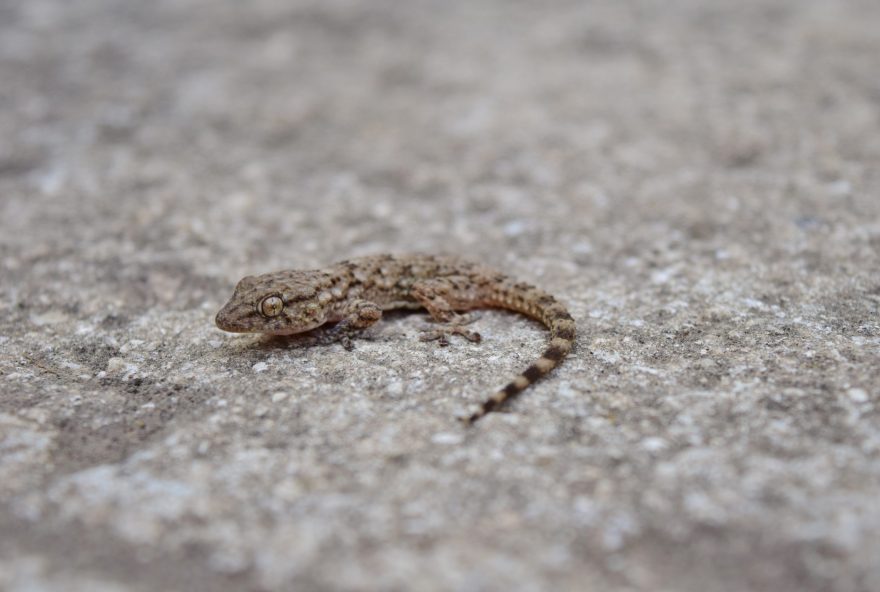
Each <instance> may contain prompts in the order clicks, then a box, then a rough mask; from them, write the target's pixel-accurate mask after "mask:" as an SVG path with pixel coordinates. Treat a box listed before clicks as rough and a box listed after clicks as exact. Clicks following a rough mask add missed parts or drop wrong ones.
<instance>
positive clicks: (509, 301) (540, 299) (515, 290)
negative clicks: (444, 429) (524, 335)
mask: <svg viewBox="0 0 880 592" xmlns="http://www.w3.org/2000/svg"><path fill="white" fill-rule="evenodd" d="M488 300H489V304H490V306H497V307H498V308H504V309H507V310H512V311H514V312H519V313H522V314H524V315H526V316H528V317H531V318H533V319H535V320H537V321H539V322H541V323H542V324H543V325H544V326H545V327H547V328H548V329H549V330H550V343H549V344H548V345H547V349H545V350H544V353H543V354H541V357H540V358H538V359H537V360H536V361H535V362H534V363H532V364H531V365H530V366H529V367H528V368H526V369H525V370H524V371H523V372H522V374H520V375H519V376H517V377H516V378H514V379H513V380H512V381H511V382H509V383H508V384H507V386H505V387H504V388H502V389H501V390H499V391H497V392H496V393H495V394H493V395H492V396H491V397H489V398H488V399H486V401H485V402H483V404H482V405H481V406H480V408H479V409H478V410H477V411H475V412H474V413H473V414H471V415H470V416H469V417H467V418H466V419H465V423H468V424H472V423H474V422H475V421H477V420H478V419H480V418H481V417H483V416H484V415H486V414H487V413H489V412H491V411H494V410H495V409H497V408H498V407H500V406H501V405H502V404H503V403H504V402H505V401H507V400H508V399H510V398H512V397H515V396H516V395H518V394H519V393H521V392H522V391H524V390H525V389H526V388H528V386H529V385H530V384H532V383H534V382H535V381H537V380H538V379H539V378H541V377H542V376H544V375H545V374H547V373H548V372H550V371H551V370H553V368H555V367H556V366H558V365H559V362H560V361H561V360H562V359H563V358H564V357H565V356H566V355H568V352H570V351H571V348H572V345H573V344H574V336H575V324H574V319H573V318H571V315H570V314H569V313H568V310H567V309H566V308H565V306H563V305H562V303H560V302H559V301H557V300H556V299H555V298H554V297H553V296H551V295H550V294H548V293H546V292H544V291H543V290H541V289H539V288H536V287H534V286H530V285H528V284H514V285H509V286H508V287H505V288H501V289H496V290H494V291H493V294H492V295H491V297H490V298H489V299H488Z"/></svg>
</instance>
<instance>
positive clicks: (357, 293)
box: [216, 255, 575, 422]
mask: <svg viewBox="0 0 880 592" xmlns="http://www.w3.org/2000/svg"><path fill="white" fill-rule="evenodd" d="M279 299H280V302H279ZM418 308H425V309H427V311H428V313H429V314H430V315H431V317H432V318H433V319H434V321H436V322H437V323H439V326H438V328H436V329H431V330H429V331H428V332H427V333H426V335H424V336H423V339H438V340H439V341H440V343H441V344H444V345H445V344H446V343H448V341H447V335H450V334H457V335H461V336H462V337H465V338H466V339H469V340H471V341H479V340H480V336H479V334H478V333H474V332H472V331H468V330H467V329H465V328H464V325H465V324H466V323H467V321H468V319H467V317H465V316H462V315H459V314H458V312H460V311H466V310H471V309H475V308H503V309H507V310H512V311H515V312H519V313H522V314H524V315H526V316H528V317H531V318H533V319H535V320H537V321H540V322H541V323H543V324H544V325H545V326H546V327H547V328H548V329H549V330H550V334H551V337H550V342H549V344H548V347H547V349H546V350H545V351H544V353H543V354H542V356H541V357H540V358H539V359H538V360H537V361H535V362H534V363H533V364H531V365H530V366H529V367H528V368H526V370H525V371H523V373H522V374H520V375H518V376H517V377H516V378H515V379H514V380H512V381H511V382H510V383H508V384H507V385H506V386H505V387H504V388H502V389H501V390H499V391H497V392H496V393H494V394H493V395H492V396H491V397H489V398H488V399H486V401H485V402H484V403H483V404H482V405H481V406H480V408H479V409H478V410H477V411H475V412H474V413H472V414H471V415H470V416H468V418H467V421H468V422H473V421H475V420H477V419H479V418H480V417H482V416H483V415H485V414H486V413H489V412H490V411H492V410H494V409H496V408H498V407H499V406H500V405H501V404H503V403H504V402H505V401H507V400H508V399H510V398H511V397H513V396H515V395H517V394H518V393H520V392H522V391H523V390H525V388H526V387H528V386H529V385H530V384H532V383H533V382H535V381H536V380H538V379H539V378H540V377H542V376H544V375H545V374H547V373H548V372H550V370H552V369H553V368H555V367H556V365H557V364H559V362H560V361H561V360H562V359H563V358H564V357H565V356H566V355H567V354H568V353H569V351H571V348H572V344H573V342H574V336H575V323H574V320H573V319H572V318H571V315H570V314H569V313H568V311H567V310H566V308H565V306H563V305H562V304H560V303H559V302H558V301H557V300H556V299H555V298H554V297H553V296H551V295H550V294H548V293H546V292H544V291H543V290H541V289H539V288H536V287H534V286H531V285H529V284H526V283H521V282H517V281H515V280H513V279H511V278H509V277H507V276H505V275H504V274H502V273H499V272H497V271H495V270H493V269H490V268H487V267H483V266H481V265H479V264H476V263H472V262H469V261H464V260H461V259H458V258H454V257H447V256H434V255H400V256H394V255H377V256H372V257H361V258H357V259H351V260H348V261H342V262H340V263H337V264H335V265H332V266H330V267H327V268H325V269H319V270H308V271H302V270H289V271H276V272H273V273H267V274H264V275H260V276H247V277H245V278H243V279H242V280H241V281H240V282H239V283H238V285H237V286H236V287H235V292H234V293H233V295H232V298H231V299H230V300H229V302H227V303H226V305H225V306H224V307H223V308H222V309H221V310H220V312H219V313H217V318H216V322H217V326H218V327H220V328H221V329H223V330H224V331H231V332H236V333H267V334H272V335H289V334H293V333H302V332H304V331H309V330H311V329H314V328H316V327H319V326H321V325H323V324H325V323H337V324H336V326H334V327H333V328H332V329H330V330H329V331H328V332H327V333H326V336H327V337H328V338H329V339H330V340H339V341H342V343H343V344H344V345H346V347H350V341H349V336H350V335H352V334H353V333H356V332H359V331H362V330H364V329H366V328H367V327H369V326H371V325H373V324H374V323H376V322H377V321H378V320H379V319H380V318H381V317H382V311H385V310H392V309H418Z"/></svg>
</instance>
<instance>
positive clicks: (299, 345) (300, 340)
mask: <svg viewBox="0 0 880 592" xmlns="http://www.w3.org/2000/svg"><path fill="white" fill-rule="evenodd" d="M420 313H421V315H422V316H424V311H418V310H392V311H387V312H385V313H383V315H382V320H381V321H379V323H378V324H379V325H381V324H382V323H383V322H385V321H399V320H400V319H402V318H405V317H409V316H413V315H419V314H420ZM335 325H336V323H327V324H325V325H321V326H320V327H317V328H315V329H312V330H311V331H305V332H303V333H295V334H293V335H262V336H260V337H259V338H258V339H257V340H256V341H255V342H254V343H253V347H254V348H255V349H257V350H260V351H277V350H290V349H310V348H314V347H332V346H336V345H339V346H341V343H340V342H339V341H324V340H322V337H324V335H326V332H327V331H328V330H329V329H331V328H332V327H334V326H335ZM406 337H407V334H406V331H405V330H400V331H388V328H387V326H386V327H370V328H368V329H367V330H365V331H364V332H362V333H358V334H356V335H354V336H353V337H352V341H353V342H354V343H355V344H357V343H358V342H364V341H367V342H373V343H377V342H378V343H382V342H394V341H398V340H400V339H405V338H406ZM355 347H357V346H356V345H355Z"/></svg>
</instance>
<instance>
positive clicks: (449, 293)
mask: <svg viewBox="0 0 880 592" xmlns="http://www.w3.org/2000/svg"><path fill="white" fill-rule="evenodd" d="M455 289H456V287H455V283H454V282H453V281H452V280H450V279H430V280H421V281H418V282H416V283H415V284H413V286H412V290H411V294H412V296H413V298H415V299H416V300H417V301H418V302H419V304H421V305H422V306H424V307H425V309H427V311H428V314H430V315H431V318H432V319H433V320H434V322H435V324H434V325H432V326H430V327H427V328H426V329H424V330H423V331H422V335H421V337H420V339H421V340H422V341H437V343H439V344H440V345H449V337H450V336H452V335H459V336H461V337H464V338H465V339H467V340H468V341H472V342H474V343H479V342H480V340H481V339H482V337H481V336H480V334H479V333H477V332H476V331H471V330H469V329H467V328H466V327H465V325H468V324H470V323H472V322H474V321H475V320H476V318H477V317H476V316H475V315H473V314H469V315H462V314H459V313H458V312H456V306H455V302H456V299H455V298H454V297H453V295H454V294H455Z"/></svg>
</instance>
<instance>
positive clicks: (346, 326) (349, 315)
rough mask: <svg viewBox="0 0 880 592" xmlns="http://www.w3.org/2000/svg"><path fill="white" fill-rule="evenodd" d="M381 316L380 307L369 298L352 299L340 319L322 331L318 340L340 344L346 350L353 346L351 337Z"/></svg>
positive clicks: (373, 323) (374, 322)
mask: <svg viewBox="0 0 880 592" xmlns="http://www.w3.org/2000/svg"><path fill="white" fill-rule="evenodd" d="M381 318H382V309H381V308H379V306H378V305H377V304H376V303H375V302H370V301H369V300H353V301H352V302H351V303H350V304H349V305H348V306H347V307H346V309H345V313H344V316H343V318H342V320H341V321H339V322H338V323H336V324H335V325H334V326H332V327H330V328H329V329H327V330H326V331H324V332H323V333H322V334H321V335H320V337H319V338H318V341H319V342H320V343H322V344H330V343H336V342H337V341H338V342H339V343H341V344H342V347H344V348H345V349H347V350H351V349H353V348H354V345H353V344H352V342H351V339H352V337H354V336H356V335H357V334H359V333H362V332H363V331H364V330H365V329H367V328H369V327H371V326H373V325H375V324H376V323H377V322H378V321H379V319H381Z"/></svg>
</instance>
